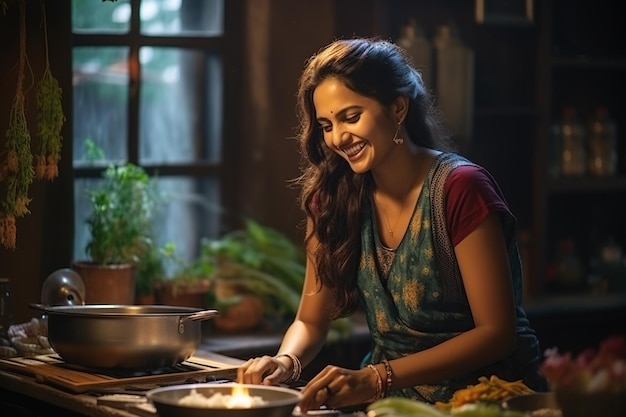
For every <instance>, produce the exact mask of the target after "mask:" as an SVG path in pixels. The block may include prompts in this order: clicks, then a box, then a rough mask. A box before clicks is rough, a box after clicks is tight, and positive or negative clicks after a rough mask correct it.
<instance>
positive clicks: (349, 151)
mask: <svg viewBox="0 0 626 417" xmlns="http://www.w3.org/2000/svg"><path fill="white" fill-rule="evenodd" d="M363 148H365V143H363V142H360V143H356V144H354V145H352V146H349V147H347V148H341V150H342V151H343V153H345V154H346V156H348V157H352V156H354V155H356V154H358V153H359V152H361V149H363Z"/></svg>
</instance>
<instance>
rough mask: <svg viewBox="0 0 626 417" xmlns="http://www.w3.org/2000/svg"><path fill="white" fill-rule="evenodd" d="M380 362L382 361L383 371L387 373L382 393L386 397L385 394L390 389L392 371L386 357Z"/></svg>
mask: <svg viewBox="0 0 626 417" xmlns="http://www.w3.org/2000/svg"><path fill="white" fill-rule="evenodd" d="M382 362H383V365H385V373H386V374H387V379H386V381H385V394H384V396H385V397H386V396H387V394H389V390H390V389H391V383H392V381H393V371H392V369H391V365H390V364H389V361H388V360H387V359H384V358H383V361H382Z"/></svg>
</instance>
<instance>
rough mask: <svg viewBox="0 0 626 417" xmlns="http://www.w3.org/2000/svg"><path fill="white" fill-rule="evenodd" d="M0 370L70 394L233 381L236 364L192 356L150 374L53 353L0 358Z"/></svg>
mask: <svg viewBox="0 0 626 417" xmlns="http://www.w3.org/2000/svg"><path fill="white" fill-rule="evenodd" d="M0 369H4V370H7V371H11V372H16V373H21V374H27V375H31V376H33V377H35V378H36V380H37V381H39V382H41V383H44V384H48V385H53V386H56V387H59V388H62V389H65V390H67V391H70V392H73V393H83V392H86V391H89V390H94V389H99V388H112V387H134V388H135V389H141V388H145V387H149V386H150V385H155V386H158V385H165V384H168V383H184V382H185V381H186V380H187V379H191V378H199V377H202V378H206V377H208V376H210V377H212V378H215V379H230V380H234V379H236V375H237V366H236V365H232V364H227V363H222V362H220V361H216V360H211V359H206V358H200V357H196V356H192V357H190V358H189V359H187V360H186V361H184V362H182V363H180V364H178V365H176V366H175V367H172V368H168V369H166V370H159V371H154V372H151V373H146V372H132V373H131V372H127V371H120V370H97V371H94V370H90V369H87V368H83V367H79V366H76V365H71V364H68V363H65V362H64V361H63V360H62V359H61V358H60V357H59V356H58V355H56V354H50V355H39V356H33V357H28V358H25V357H15V358H8V359H0ZM200 382H203V381H200ZM140 386H141V387H140Z"/></svg>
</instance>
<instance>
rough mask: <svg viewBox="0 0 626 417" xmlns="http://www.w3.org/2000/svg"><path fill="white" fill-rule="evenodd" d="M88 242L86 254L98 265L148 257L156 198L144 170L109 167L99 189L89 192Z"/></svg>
mask: <svg viewBox="0 0 626 417" xmlns="http://www.w3.org/2000/svg"><path fill="white" fill-rule="evenodd" d="M89 196H90V201H91V203H92V205H93V210H92V212H91V214H90V215H89V217H88V218H87V226H88V228H89V231H90V233H91V239H90V241H89V242H88V243H87V246H86V252H87V254H88V255H89V256H90V257H91V259H92V261H94V262H96V263H99V264H101V265H107V264H118V263H136V262H137V261H138V260H139V259H140V258H141V257H142V256H144V255H147V254H150V250H151V249H152V247H153V245H154V243H153V240H152V236H153V231H152V229H153V225H152V221H153V219H154V215H155V210H156V205H157V202H158V200H159V199H158V194H157V193H156V190H155V188H154V186H153V184H152V182H151V180H150V177H149V176H148V175H147V173H146V172H145V171H144V170H143V168H141V167H139V166H136V165H134V164H132V163H126V164H124V165H119V166H116V165H111V166H109V167H108V168H107V169H106V171H105V172H104V183H103V184H102V186H101V187H99V188H97V189H94V190H90V191H89Z"/></svg>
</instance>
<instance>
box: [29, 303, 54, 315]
mask: <svg viewBox="0 0 626 417" xmlns="http://www.w3.org/2000/svg"><path fill="white" fill-rule="evenodd" d="M29 307H30V308H32V309H35V310H39V311H41V312H43V313H47V312H49V311H50V310H49V309H48V308H47V307H48V306H46V305H44V304H34V303H33V304H29Z"/></svg>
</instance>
